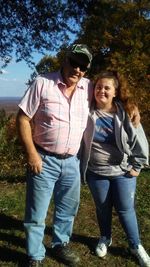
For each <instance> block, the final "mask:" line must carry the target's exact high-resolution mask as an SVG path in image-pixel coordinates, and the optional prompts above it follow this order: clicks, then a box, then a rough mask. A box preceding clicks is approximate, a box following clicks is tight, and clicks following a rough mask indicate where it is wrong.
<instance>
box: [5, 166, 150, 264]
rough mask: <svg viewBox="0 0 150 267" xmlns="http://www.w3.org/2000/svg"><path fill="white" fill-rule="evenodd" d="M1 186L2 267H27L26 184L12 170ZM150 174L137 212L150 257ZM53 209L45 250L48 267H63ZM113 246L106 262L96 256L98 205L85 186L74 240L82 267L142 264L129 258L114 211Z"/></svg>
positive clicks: (141, 186)
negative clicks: (54, 244) (55, 244)
mask: <svg viewBox="0 0 150 267" xmlns="http://www.w3.org/2000/svg"><path fill="white" fill-rule="evenodd" d="M0 178H1V182H0V210H1V215H0V226H1V227H0V228H1V230H0V266H1V267H9V266H10V267H15V266H20V267H22V266H23V263H24V262H25V259H26V256H25V255H26V254H25V235H24V230H23V217H24V202H25V182H24V178H23V177H22V176H21V175H17V170H16V169H15V167H14V169H13V170H8V171H7V175H5V176H4V173H1V176H0ZM149 202H150V170H145V171H142V173H141V175H140V177H139V178H138V184H137V194H136V210H137V216H138V221H139V225H140V232H141V239H142V243H143V245H144V246H145V248H146V249H147V252H148V253H149V254H150V203H149ZM52 212H53V205H51V207H50V209H49V211H48V216H47V219H46V224H47V227H46V230H45V240H44V243H45V246H46V247H47V256H46V259H45V266H47V267H48V266H52V267H55V266H56V267H58V266H59V267H61V266H62V267H63V266H64V265H63V264H61V263H60V262H58V261H56V260H55V259H53V258H52V257H51V256H50V249H49V247H50V241H51V223H52ZM112 233H113V234H112V237H113V244H112V246H111V248H110V249H109V253H108V255H107V257H106V258H105V259H104V260H101V259H99V258H98V257H97V256H96V255H95V253H94V247H95V244H96V242H97V241H98V236H99V231H98V226H97V222H96V216H95V208H94V204H93V201H92V198H91V195H90V192H89V190H88V187H87V186H82V190H81V203H80V208H79V212H78V216H77V217H76V220H75V224H74V231H73V236H72V239H71V243H70V244H71V246H72V248H73V249H74V250H75V251H76V252H77V253H78V254H79V255H80V258H81V264H80V266H82V267H100V266H107V267H120V266H121V267H124V266H126V267H135V266H138V262H137V261H136V260H135V259H134V258H133V257H132V256H131V255H130V254H129V251H128V244H127V241H126V238H125V235H124V232H123V230H122V228H121V226H120V224H119V222H118V217H117V216H116V213H115V211H114V215H113V229H112Z"/></svg>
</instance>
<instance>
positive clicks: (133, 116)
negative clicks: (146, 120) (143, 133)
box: [130, 105, 141, 128]
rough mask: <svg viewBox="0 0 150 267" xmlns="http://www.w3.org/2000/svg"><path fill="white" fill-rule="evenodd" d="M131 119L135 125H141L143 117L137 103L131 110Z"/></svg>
mask: <svg viewBox="0 0 150 267" xmlns="http://www.w3.org/2000/svg"><path fill="white" fill-rule="evenodd" d="M130 119H131V122H132V124H133V126H134V127H135V128H137V127H138V126H139V123H140V119H141V117H140V113H139V110H138V107H137V106H135V105H134V106H133V109H132V111H131V112H130Z"/></svg>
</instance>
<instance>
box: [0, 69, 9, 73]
mask: <svg viewBox="0 0 150 267" xmlns="http://www.w3.org/2000/svg"><path fill="white" fill-rule="evenodd" d="M8 73H9V72H8V71H7V70H4V69H1V70H0V74H8Z"/></svg>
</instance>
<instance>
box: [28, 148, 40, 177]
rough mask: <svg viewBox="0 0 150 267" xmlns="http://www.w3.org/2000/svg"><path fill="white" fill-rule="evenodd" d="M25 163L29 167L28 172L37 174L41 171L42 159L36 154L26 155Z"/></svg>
mask: <svg viewBox="0 0 150 267" xmlns="http://www.w3.org/2000/svg"><path fill="white" fill-rule="evenodd" d="M27 163H28V165H29V168H30V170H31V171H32V172H34V173H35V174H38V173H40V172H41V171H42V159H41V157H40V155H39V154H38V152H35V153H34V154H30V155H28V156H27Z"/></svg>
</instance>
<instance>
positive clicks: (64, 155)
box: [35, 144, 73, 159]
mask: <svg viewBox="0 0 150 267" xmlns="http://www.w3.org/2000/svg"><path fill="white" fill-rule="evenodd" d="M35 147H36V148H37V149H38V150H39V151H41V152H43V153H44V154H45V155H48V156H51V157H55V158H57V159H68V158H71V157H73V155H71V154H66V153H65V154H57V153H54V152H50V151H47V150H45V149H44V148H42V147H41V146H39V145H37V144H35Z"/></svg>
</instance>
